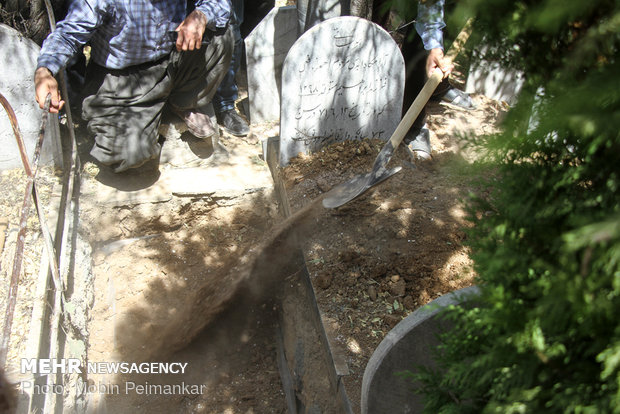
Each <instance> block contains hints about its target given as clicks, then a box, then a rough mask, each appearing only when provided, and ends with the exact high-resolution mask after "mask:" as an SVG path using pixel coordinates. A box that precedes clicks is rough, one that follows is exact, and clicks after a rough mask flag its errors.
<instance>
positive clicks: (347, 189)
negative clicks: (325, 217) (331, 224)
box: [323, 167, 401, 208]
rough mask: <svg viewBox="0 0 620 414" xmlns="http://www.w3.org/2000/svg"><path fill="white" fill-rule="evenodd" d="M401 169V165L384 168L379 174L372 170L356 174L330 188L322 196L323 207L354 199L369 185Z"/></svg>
mask: <svg viewBox="0 0 620 414" xmlns="http://www.w3.org/2000/svg"><path fill="white" fill-rule="evenodd" d="M400 170H401V167H395V168H391V169H389V170H388V169H384V170H383V171H381V173H380V174H376V173H375V172H374V171H373V172H369V173H367V174H363V175H358V176H357V177H353V178H352V179H351V180H349V181H347V182H344V183H342V184H339V185H337V186H336V187H334V188H332V189H331V190H329V191H328V192H327V194H325V197H324V198H323V207H325V208H337V207H340V206H342V205H344V204H346V203H348V202H349V201H351V200H354V199H356V198H357V197H359V196H360V195H362V193H364V192H365V191H366V190H368V189H369V188H370V187H372V186H374V185H376V184H379V183H380V182H382V181H384V180H386V179H388V178H390V177H391V176H393V175H394V174H396V173H397V172H399V171H400Z"/></svg>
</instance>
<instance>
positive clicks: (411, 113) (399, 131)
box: [389, 19, 473, 148]
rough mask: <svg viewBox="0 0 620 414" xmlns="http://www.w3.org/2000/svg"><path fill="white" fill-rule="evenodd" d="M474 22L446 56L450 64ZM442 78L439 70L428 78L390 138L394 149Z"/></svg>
mask: <svg viewBox="0 0 620 414" xmlns="http://www.w3.org/2000/svg"><path fill="white" fill-rule="evenodd" d="M472 21H473V20H472V19H469V20H468V21H467V23H466V24H465V26H464V27H463V29H462V30H461V32H460V33H459V35H458V36H457V37H456V39H454V42H453V43H452V46H450V50H449V51H448V53H447V54H446V55H445V57H444V59H446V60H448V61H449V62H450V63H452V61H453V60H454V58H455V57H456V56H457V55H458V54H459V52H460V51H461V49H462V47H463V45H464V44H465V43H466V42H467V39H468V38H469V35H470V34H471V26H472ZM442 78H443V72H442V71H441V70H440V69H439V68H437V69H435V71H434V72H433V74H432V75H431V77H430V78H428V80H427V81H426V83H425V84H424V87H423V88H422V90H421V91H420V93H418V96H416V98H415V100H414V101H413V103H412V104H411V106H410V107H409V109H408V110H407V113H406V114H405V116H404V117H403V119H402V120H401V121H400V123H399V124H398V126H397V127H396V130H395V131H394V133H393V134H392V136H391V137H390V141H389V142H390V144H392V147H393V148H397V147H398V146H399V145H400V143H401V142H402V140H403V138H404V137H405V135H406V134H407V131H409V128H411V125H413V122H414V121H415V120H416V118H417V117H418V115H420V112H422V109H423V108H424V105H426V103H427V102H428V100H429V99H430V97H431V95H432V94H433V92H435V89H437V86H439V84H440V83H441V80H442Z"/></svg>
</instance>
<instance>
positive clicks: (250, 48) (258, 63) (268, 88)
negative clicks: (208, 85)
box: [245, 6, 297, 123]
mask: <svg viewBox="0 0 620 414" xmlns="http://www.w3.org/2000/svg"><path fill="white" fill-rule="evenodd" d="M295 40H297V12H296V9H295V7H294V6H287V7H276V8H274V9H272V10H271V11H270V12H269V14H267V16H265V18H264V19H263V20H262V21H261V22H260V23H259V24H258V26H256V27H255V28H254V30H252V32H251V33H250V34H249V35H248V36H247V37H246V38H245V51H246V52H245V54H246V63H247V74H248V97H249V102H250V120H251V121H252V123H256V122H265V121H277V120H278V119H280V90H281V88H282V83H281V79H282V64H283V62H284V58H285V57H286V54H287V53H288V51H289V49H290V48H291V46H292V45H293V43H295Z"/></svg>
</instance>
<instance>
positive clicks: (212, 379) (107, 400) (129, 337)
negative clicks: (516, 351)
mask: <svg viewBox="0 0 620 414" xmlns="http://www.w3.org/2000/svg"><path fill="white" fill-rule="evenodd" d="M242 86H243V85H242ZM474 99H475V101H476V103H477V104H478V109H476V110H473V111H465V110H462V109H459V108H455V107H451V106H447V105H440V104H430V105H429V107H428V112H429V116H428V124H429V127H430V129H431V131H432V135H431V141H432V147H433V157H434V159H433V161H431V162H428V163H424V164H418V165H417V166H414V165H413V164H411V163H409V160H408V156H407V155H406V154H405V152H404V151H402V150H398V151H396V153H395V156H394V159H393V160H392V164H393V165H402V166H403V170H402V171H401V172H400V173H398V174H397V175H396V176H394V177H392V178H391V179H389V180H388V181H386V182H385V183H383V184H381V185H379V186H377V187H376V188H373V189H372V190H371V191H369V192H368V193H367V194H365V195H363V196H362V197H360V198H359V199H357V200H355V201H353V202H351V203H349V204H347V205H345V206H343V207H341V208H339V209H336V210H326V209H323V208H322V207H319V208H314V209H312V211H311V212H310V213H309V216H310V221H309V222H306V223H305V225H303V226H300V229H301V230H303V233H302V236H303V237H302V248H303V252H304V254H305V258H306V266H307V268H308V270H309V272H310V275H311V280H312V283H313V287H314V290H315V292H316V297H317V301H318V305H319V309H320V311H321V313H322V316H323V321H324V324H325V327H326V330H327V331H328V334H329V337H330V339H331V343H332V347H333V350H334V352H335V356H336V365H337V370H338V372H339V373H341V374H345V377H344V378H345V385H346V387H347V392H348V394H349V397H350V400H351V403H352V405H353V409H354V411H355V412H357V411H358V410H359V401H360V395H359V393H360V387H361V381H362V375H363V372H364V368H365V365H366V363H367V361H368V359H369V358H370V356H371V354H372V352H373V351H374V349H375V348H376V346H377V345H378V344H379V342H380V341H381V340H382V339H383V337H384V336H385V335H386V333H387V332H388V331H389V329H390V328H391V327H393V326H394V325H395V324H396V323H398V321H399V320H401V319H402V318H403V317H404V316H406V315H407V314H409V313H410V312H412V311H413V310H415V309H417V308H419V307H420V306H423V305H425V304H426V303H428V302H430V301H431V300H433V299H435V298H437V297H438V296H440V295H441V294H444V293H446V292H449V291H453V290H455V289H459V288H462V287H466V286H469V285H471V284H472V283H473V281H474V274H473V270H472V264H471V262H470V260H469V258H468V256H467V250H466V249H465V248H464V247H463V245H462V243H463V240H464V238H465V233H464V231H463V228H464V227H466V226H467V223H466V221H465V214H464V211H463V204H462V198H463V197H465V196H466V194H467V192H468V191H469V190H470V188H469V187H468V184H467V183H468V181H467V177H465V175H464V174H463V172H462V170H463V169H462V168H461V167H462V166H463V165H465V164H466V163H468V162H469V161H470V160H471V156H468V155H465V153H464V152H463V151H462V150H461V146H460V144H459V142H460V141H459V139H458V137H459V135H460V134H463V133H465V132H473V133H475V134H483V133H489V132H492V131H493V130H494V128H495V124H496V122H497V120H498V119H499V118H500V117H501V114H502V106H501V105H499V104H497V103H496V102H493V101H491V100H488V99H486V98H485V97H484V96H475V97H474ZM252 130H253V132H252V134H251V135H250V136H249V137H247V138H243V139H240V138H234V137H230V136H225V137H223V139H222V140H221V142H222V144H223V148H220V147H218V146H217V145H216V146H214V145H213V144H212V143H205V142H200V141H197V140H195V139H193V138H192V137H188V136H187V134H184V135H182V136H176V137H173V138H169V139H167V140H166V142H164V153H163V154H162V160H161V161H162V163H161V166H160V168H159V171H158V172H156V173H152V172H150V173H139V174H133V175H132V174H129V175H128V176H125V177H122V178H121V179H119V178H118V177H116V176H115V175H110V174H109V173H106V172H105V171H102V170H100V169H98V168H97V167H95V166H94V165H93V164H92V163H89V162H88V157H87V156H86V155H85V154H86V153H87V152H88V145H89V143H88V140H87V138H86V137H82V139H81V141H80V144H81V150H82V154H83V157H84V171H83V174H82V176H83V179H82V188H81V190H82V197H81V198H80V205H79V208H80V214H81V225H80V230H79V234H80V237H81V238H82V239H83V240H84V241H86V242H87V244H88V246H89V248H92V263H90V265H89V266H90V268H89V270H88V271H89V272H91V273H92V275H94V278H93V281H94V282H93V283H94V285H93V286H92V289H93V291H92V298H93V301H92V304H90V305H89V306H91V309H90V320H89V323H88V331H89V341H88V343H87V346H88V358H89V360H90V361H144V360H151V361H184V362H187V363H188V372H187V375H184V376H182V377H179V376H163V377H159V378H156V377H152V376H147V375H138V376H132V377H129V376H105V375H93V376H91V377H90V378H89V380H90V381H91V382H92V384H95V385H98V384H104V385H105V384H109V383H119V384H123V383H126V382H128V381H133V382H136V383H146V382H148V383H151V384H157V383H167V384H174V383H178V382H180V381H184V382H185V383H189V384H202V385H205V386H206V387H207V388H206V389H207V391H206V392H205V394H203V395H200V396H196V397H187V396H176V397H172V398H170V397H166V398H165V397H162V396H155V395H136V394H132V395H120V396H119V395H102V394H100V393H93V395H90V396H89V404H91V405H90V406H91V407H99V408H101V410H102V412H110V413H112V412H119V413H123V412H160V413H170V412H188V413H194V412H196V413H227V414H233V413H244V414H245V413H279V412H284V410H285V403H284V395H283V391H282V386H281V383H280V378H279V373H278V370H277V364H276V352H275V347H274V340H273V337H274V334H273V332H274V330H275V324H276V317H275V315H276V314H277V312H278V310H279V309H278V306H279V305H278V303H279V302H278V301H277V300H276V299H275V298H274V297H272V295H265V294H264V291H263V290H261V288H259V286H261V282H262V281H261V280H260V277H258V278H257V279H256V280H254V279H252V278H253V277H254V278H256V277H257V275H253V274H251V273H248V272H247V264H248V262H249V261H251V259H252V258H253V257H255V255H256V248H257V246H261V243H263V242H264V241H265V240H266V239H268V238H269V237H270V236H271V235H272V233H273V230H272V229H273V226H274V225H276V224H277V223H278V222H279V221H281V220H282V217H281V216H279V215H278V214H277V213H276V211H275V203H276V201H275V199H274V197H273V194H272V193H271V189H270V188H269V186H267V185H265V182H264V181H260V180H259V181H258V182H257V183H256V184H255V185H253V186H251V187H252V188H253V189H252V191H250V192H247V191H243V189H241V191H240V188H239V187H238V186H235V185H231V186H229V187H226V188H222V187H219V188H215V189H214V188H213V186H212V185H211V184H212V183H218V182H224V181H225V182H231V181H235V179H239V180H240V181H241V182H243V181H244V180H247V178H248V177H250V176H251V177H253V178H255V177H258V176H259V175H268V172H267V166H266V164H265V163H264V161H262V160H261V158H260V154H261V145H260V140H261V139H265V138H267V137H269V136H273V135H276V134H277V125H275V124H273V125H253V127H252ZM173 135H174V134H173ZM381 146H382V143H380V142H370V141H367V142H362V143H343V144H338V145H333V146H330V147H329V148H326V149H325V150H324V151H321V152H319V153H317V154H314V155H311V156H302V157H300V158H297V159H295V160H293V161H292V163H291V165H290V166H289V167H287V168H285V169H282V170H281V171H280V176H281V178H282V179H283V181H284V183H285V185H286V189H287V192H288V199H289V202H290V204H291V207H292V210H293V211H298V210H300V209H301V208H302V207H303V206H306V205H308V204H309V203H311V202H312V201H313V200H315V199H316V198H317V197H319V196H320V195H321V194H322V193H324V192H326V191H327V190H329V189H330V188H331V187H332V186H334V185H336V184H338V183H341V182H343V181H344V180H346V179H348V178H351V177H352V176H354V175H356V174H359V173H364V172H368V171H369V170H370V168H371V165H372V163H373V161H374V159H375V157H376V154H377V153H378V151H379V149H380V148H381ZM226 154H229V155H230V154H236V157H237V156H238V157H237V158H235V157H232V158H230V157H227V155H226ZM233 158H234V159H235V160H237V161H234V162H233V161H232V160H233ZM239 160H241V161H239ZM214 171H215V172H214ZM217 171H220V174H221V171H225V173H223V174H224V175H217V174H218V173H217ZM211 172H213V174H211ZM57 181H58V179H57V178H56V177H55V176H54V174H53V173H52V172H51V171H50V172H43V173H42V174H41V178H40V181H39V182H40V184H39V185H40V186H41V189H42V190H45V191H41V194H42V198H43V201H44V202H45V203H47V202H48V201H49V199H50V197H51V194H52V193H53V184H54V183H56V182H57ZM24 185H25V177H24V175H23V173H21V172H19V171H9V172H5V173H3V174H2V175H0V188H2V191H3V198H2V202H1V203H0V219H1V218H3V217H6V218H7V219H8V229H7V230H6V234H7V237H6V242H5V246H4V249H3V253H2V269H1V270H2V272H1V273H2V283H3V284H4V285H3V291H6V286H8V277H9V275H10V269H11V266H12V259H13V251H14V250H13V249H14V245H15V236H16V226H17V224H18V217H19V207H20V205H21V200H22V198H23V189H24ZM31 216H32V218H31V219H30V220H29V231H28V233H27V238H26V241H27V250H26V254H25V261H24V270H23V271H22V273H23V275H22V279H21V283H20V288H19V293H18V295H19V300H18V305H17V310H16V313H15V315H16V316H15V322H14V326H13V332H12V338H13V340H12V343H11V350H10V353H9V362H10V364H12V365H10V367H12V368H11V369H12V370H16V369H17V368H16V365H15V363H16V361H17V359H18V358H19V356H20V355H23V350H24V348H25V346H26V338H27V331H28V326H29V324H30V313H31V311H32V297H33V295H34V289H35V280H36V278H37V275H38V271H39V269H38V266H39V264H40V255H41V252H42V248H43V244H42V240H41V236H40V232H39V230H38V221H37V220H36V219H35V218H34V216H35V215H34V210H31ZM308 223H309V224H310V225H308ZM258 276H260V275H258ZM77 294H80V293H79V292H77ZM1 300H2V301H5V298H4V297H3V298H2V299H1ZM0 305H2V309H4V305H5V302H2V303H0ZM285 305H287V306H296V304H294V303H289V304H286V303H285Z"/></svg>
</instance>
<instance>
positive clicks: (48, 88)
mask: <svg viewBox="0 0 620 414" xmlns="http://www.w3.org/2000/svg"><path fill="white" fill-rule="evenodd" d="M34 90H35V94H36V100H37V102H38V103H39V106H40V107H41V109H45V99H46V98H47V95H50V94H51V95H52V100H51V102H50V107H49V111H50V112H51V113H54V114H57V113H58V111H60V110H61V109H62V107H63V106H64V104H65V101H63V100H62V99H60V91H59V90H58V82H57V81H56V78H54V76H53V75H52V72H50V71H49V69H47V68H43V67H41V68H38V69H37V71H36V72H35V73H34Z"/></svg>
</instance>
